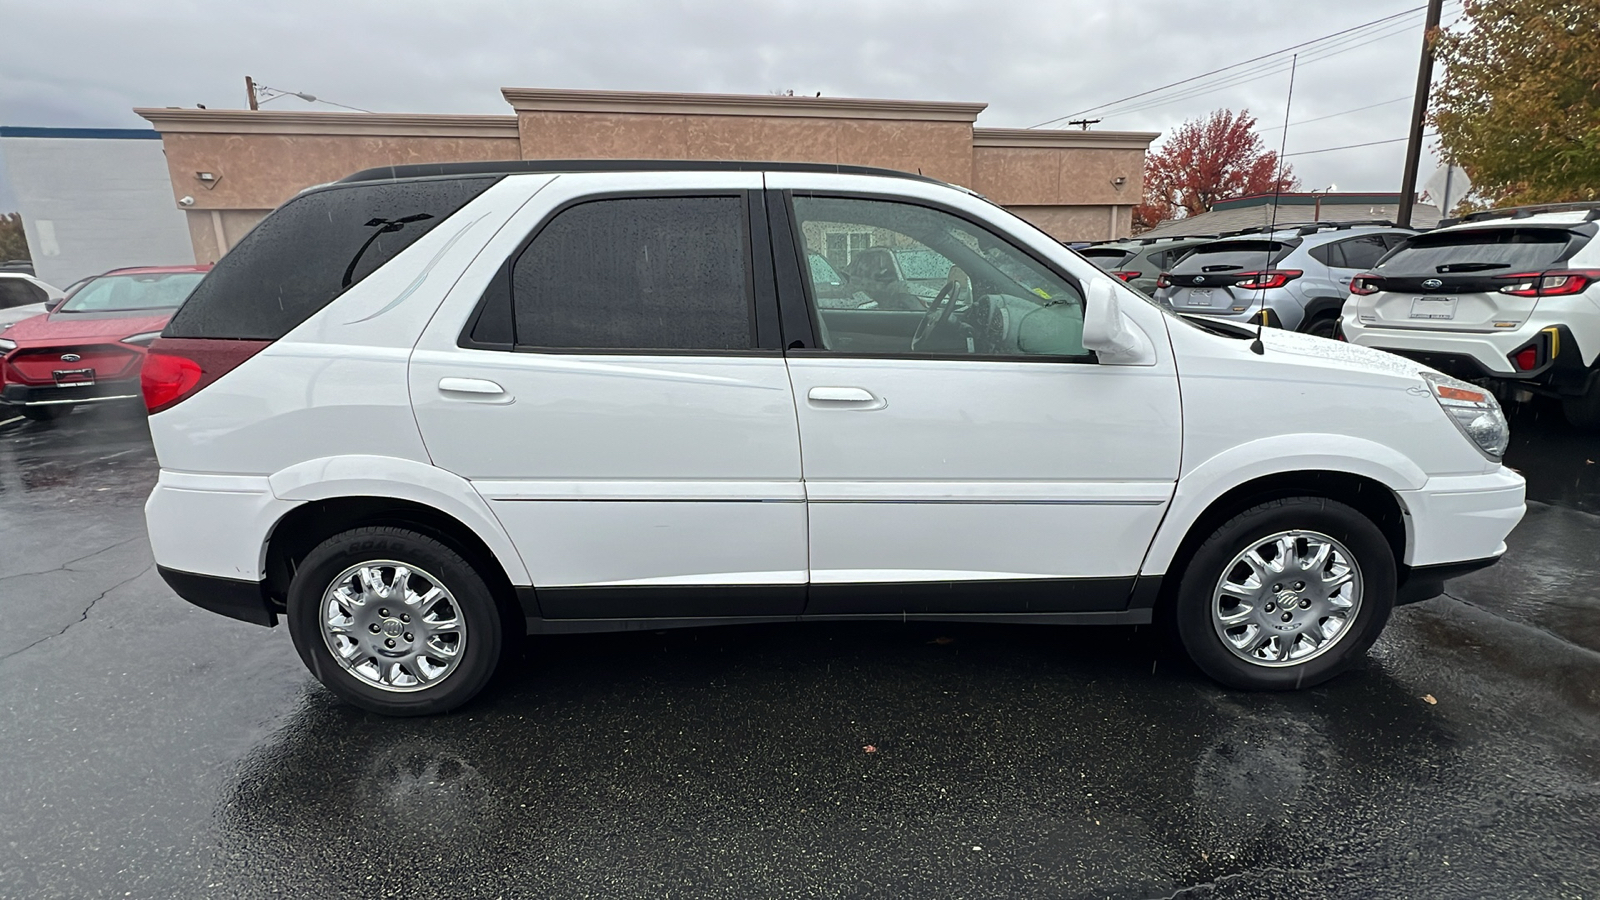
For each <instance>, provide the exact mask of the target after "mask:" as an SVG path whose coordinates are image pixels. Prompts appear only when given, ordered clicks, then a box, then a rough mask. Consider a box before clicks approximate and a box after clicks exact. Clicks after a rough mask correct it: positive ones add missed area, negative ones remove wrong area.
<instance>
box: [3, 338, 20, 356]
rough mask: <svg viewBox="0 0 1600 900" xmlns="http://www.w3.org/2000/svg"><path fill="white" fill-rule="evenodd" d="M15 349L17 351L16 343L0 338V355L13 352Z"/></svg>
mask: <svg viewBox="0 0 1600 900" xmlns="http://www.w3.org/2000/svg"><path fill="white" fill-rule="evenodd" d="M15 349H17V342H16V341H8V340H6V339H5V338H0V353H4V352H5V351H7V350H15Z"/></svg>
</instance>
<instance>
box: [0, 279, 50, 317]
mask: <svg viewBox="0 0 1600 900" xmlns="http://www.w3.org/2000/svg"><path fill="white" fill-rule="evenodd" d="M44 301H45V293H44V291H42V290H40V289H39V288H37V287H35V286H33V285H31V284H29V283H28V282H26V281H23V280H22V279H21V278H0V309H10V308H12V307H14V306H27V305H28V304H30V303H43V302H44Z"/></svg>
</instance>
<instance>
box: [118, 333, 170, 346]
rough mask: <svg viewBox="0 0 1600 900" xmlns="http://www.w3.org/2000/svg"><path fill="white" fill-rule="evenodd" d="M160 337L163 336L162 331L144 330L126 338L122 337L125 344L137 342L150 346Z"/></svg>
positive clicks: (140, 344)
mask: <svg viewBox="0 0 1600 900" xmlns="http://www.w3.org/2000/svg"><path fill="white" fill-rule="evenodd" d="M158 337H161V332H159V331H146V332H142V333H140V334H136V335H133V336H132V337H125V338H123V339H122V342H123V343H124V344H137V345H139V346H140V347H148V346H150V342H151V341H154V340H155V339H156V338H158Z"/></svg>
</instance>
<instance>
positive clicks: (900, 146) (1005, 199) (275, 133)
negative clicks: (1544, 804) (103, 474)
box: [135, 88, 1156, 262]
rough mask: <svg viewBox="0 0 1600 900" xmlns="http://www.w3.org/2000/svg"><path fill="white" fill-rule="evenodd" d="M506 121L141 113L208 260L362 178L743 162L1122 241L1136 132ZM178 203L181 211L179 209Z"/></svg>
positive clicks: (857, 108)
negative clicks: (436, 167)
mask: <svg viewBox="0 0 1600 900" xmlns="http://www.w3.org/2000/svg"><path fill="white" fill-rule="evenodd" d="M501 93H502V94H504V96H505V99H506V101H507V102H508V103H510V104H511V108H512V110H513V113H512V114H511V115H502V116H484V115H470V116H469V115H432V114H411V113H405V114H395V113H343V112H331V113H325V112H296V111H288V110H215V109H175V108H174V109H139V110H135V111H136V112H137V113H138V114H139V115H141V116H143V117H144V118H146V119H148V120H149V121H150V123H151V124H152V125H154V126H155V128H156V130H157V131H159V132H160V133H161V138H162V144H163V147H164V149H165V151H166V157H167V166H168V169H169V170H170V173H171V178H172V189H173V202H174V203H176V204H179V206H180V208H182V209H184V211H185V212H186V214H187V217H188V224H189V234H190V238H191V239H192V241H193V243H194V252H195V259H196V260H197V261H199V262H209V261H213V260H215V259H217V258H218V257H219V256H220V255H221V254H222V253H223V252H225V251H226V250H227V248H228V247H230V246H232V245H233V244H234V243H236V242H237V241H238V240H239V238H241V237H243V236H244V234H245V232H246V231H248V230H249V229H250V228H251V226H253V225H254V224H255V223H256V222H258V221H260V220H261V218H262V217H263V216H265V215H266V214H267V212H268V211H270V210H271V209H273V208H274V207H276V206H278V205H279V204H280V203H282V202H283V201H285V200H287V199H288V198H290V197H292V196H294V194H295V192H297V191H299V190H301V189H302V188H305V187H308V186H310V185H314V184H320V183H323V182H327V181H334V180H337V179H339V178H342V177H344V176H345V175H348V174H350V173H352V172H355V171H358V170H361V169H367V168H371V167H374V166H383V165H400V164H405V163H422V162H460V161H473V160H501V159H730V160H733V159H741V160H774V161H785V162H822V163H839V164H847V165H865V166H883V167H886V168H891V169H901V170H904V171H911V172H921V173H923V174H925V175H929V176H932V177H934V178H939V179H943V180H945V181H950V182H954V183H956V184H961V185H965V186H967V187H970V188H972V189H973V190H976V191H978V192H979V193H981V194H984V195H985V196H987V197H989V198H990V199H992V200H994V201H995V202H997V203H1000V204H1002V205H1004V206H1006V207H1008V208H1010V209H1011V210H1012V211H1014V212H1016V213H1017V214H1019V215H1021V216H1023V217H1024V218H1027V219H1028V220H1030V221H1032V222H1034V223H1035V224H1037V225H1039V226H1040V227H1041V228H1043V229H1044V230H1045V231H1047V232H1049V233H1050V234H1052V235H1055V236H1056V237H1058V238H1060V239H1062V240H1069V241H1072V240H1103V239H1106V238H1114V237H1123V236H1126V235H1127V234H1128V233H1129V231H1130V229H1131V227H1132V218H1133V206H1134V205H1135V204H1137V203H1138V202H1139V198H1140V196H1141V194H1142V190H1143V187H1142V184H1141V174H1142V172H1143V170H1144V155H1145V151H1146V150H1147V149H1148V147H1149V145H1150V142H1151V141H1152V140H1154V139H1155V137H1156V135H1155V134H1152V133H1148V132H1111V131H1045V130H1026V129H1009V128H979V127H976V125H975V122H976V121H977V118H978V114H979V113H981V112H982V111H983V110H984V108H985V104H982V103H948V102H928V101H912V100H868V99H858V98H848V97H787V96H769V95H742V94H662V93H636V92H631V91H563V90H547V89H535V88H506V89H504V90H503V91H502V92H501ZM185 198H192V199H190V200H188V202H182V201H184V200H185Z"/></svg>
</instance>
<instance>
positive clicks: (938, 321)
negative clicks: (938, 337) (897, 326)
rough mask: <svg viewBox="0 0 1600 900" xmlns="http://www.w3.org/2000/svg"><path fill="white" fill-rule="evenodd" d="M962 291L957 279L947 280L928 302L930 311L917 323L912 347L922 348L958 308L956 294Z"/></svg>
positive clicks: (915, 348) (912, 336)
mask: <svg viewBox="0 0 1600 900" xmlns="http://www.w3.org/2000/svg"><path fill="white" fill-rule="evenodd" d="M958 293H960V285H959V284H958V283H957V282H955V281H953V280H952V281H946V282H945V283H944V287H942V288H940V289H939V293H938V294H937V295H936V296H935V297H934V298H933V302H932V303H930V304H928V311H927V312H926V313H924V314H923V316H922V321H920V322H918V323H917V330H916V331H915V332H914V333H913V334H912V335H911V349H912V350H921V349H922V344H923V342H924V341H926V340H928V338H929V337H931V336H932V335H933V333H934V332H936V331H938V330H939V328H940V327H941V326H943V325H944V324H945V321H946V320H948V319H949V318H950V314H951V312H952V311H954V310H955V308H956V294H958Z"/></svg>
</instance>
